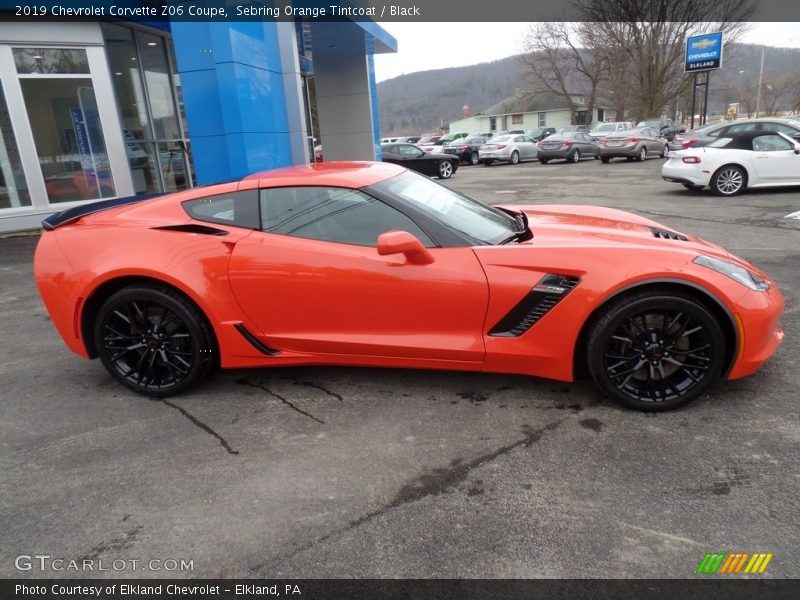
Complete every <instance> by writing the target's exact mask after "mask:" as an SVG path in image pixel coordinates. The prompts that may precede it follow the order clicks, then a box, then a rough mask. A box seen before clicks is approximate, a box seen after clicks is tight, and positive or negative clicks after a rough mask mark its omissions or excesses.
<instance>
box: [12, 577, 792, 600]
mask: <svg viewBox="0 0 800 600" xmlns="http://www.w3.org/2000/svg"><path fill="white" fill-rule="evenodd" d="M799 583H800V582H798V580H788V579H783V580H769V579H764V580H761V579H746V580H733V579H722V578H715V579H692V580H681V579H669V580H629V579H603V580H588V579H584V580H560V579H543V580H531V579H525V580H508V579H503V580H491V579H488V580H487V579H468V580H454V579H434V580H413V579H390V580H375V579H358V580H329V579H285V580H257V579H243V580H210V579H200V580H139V581H133V580H120V579H110V580H100V579H98V580H92V579H83V580H81V579H64V580H30V579H29V580H4V581H2V582H0V597H1V598H3V599H4V600H11V599H15V600H16V599H23V598H28V599H34V598H35V599H37V600H66V599H69V600H90V599H92V600H184V599H185V600H199V599H202V600H205V599H208V598H213V599H221V600H250V599H254V600H255V599H262V600H272V599H274V598H282V599H284V600H286V599H293V598H295V599H297V600H556V599H561V598H569V599H570V600H581V599H584V598H591V599H592V600H612V599H613V600H616V599H636V600H651V599H658V600H661V599H664V600H693V599H697V600H738V599H740V598H741V599H748V600H749V599H752V598H758V599H759V600H784V599H787V598H797V594H798V591H800V585H798V584H799Z"/></svg>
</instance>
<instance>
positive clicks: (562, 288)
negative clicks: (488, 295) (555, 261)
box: [489, 274, 581, 337]
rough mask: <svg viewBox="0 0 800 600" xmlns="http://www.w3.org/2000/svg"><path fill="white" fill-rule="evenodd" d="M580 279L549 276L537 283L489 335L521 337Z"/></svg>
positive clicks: (569, 276) (565, 276)
mask: <svg viewBox="0 0 800 600" xmlns="http://www.w3.org/2000/svg"><path fill="white" fill-rule="evenodd" d="M580 281H581V280H580V278H579V277H572V276H571V275H557V274H547V275H545V276H544V277H542V279H541V280H540V281H539V283H537V284H536V285H535V286H534V287H533V289H532V290H531V291H530V292H528V293H527V294H526V295H525V297H524V298H523V299H522V300H520V301H519V302H518V303H517V305H516V306H515V307H514V308H512V309H511V310H510V311H509V312H508V314H506V316H504V317H503V318H502V319H500V321H499V322H498V323H497V325H495V326H494V327H492V329H491V330H490V331H489V335H492V336H497V337H519V336H521V335H522V334H523V333H525V332H526V331H528V329H530V328H531V327H533V326H534V325H535V324H536V323H537V322H539V320H540V319H541V318H542V317H544V316H545V315H546V314H547V313H548V312H550V310H551V309H552V308H553V307H554V306H555V305H556V304H558V303H559V302H560V301H561V299H562V298H564V296H566V295H567V294H569V293H570V292H571V291H572V290H573V289H574V288H575V286H576V285H578V284H579V283H580Z"/></svg>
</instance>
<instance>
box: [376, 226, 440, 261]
mask: <svg viewBox="0 0 800 600" xmlns="http://www.w3.org/2000/svg"><path fill="white" fill-rule="evenodd" d="M378 254H380V255H381V256H390V255H392V254H405V255H406V260H407V261H408V262H410V263H411V264H415V265H429V264H431V263H432V262H433V255H432V254H431V253H430V252H429V251H428V249H427V248H426V247H425V246H423V245H422V242H420V241H419V240H418V239H417V238H416V237H414V236H413V235H411V234H410V233H408V232H407V231H387V232H386V233H382V234H381V235H379V236H378Z"/></svg>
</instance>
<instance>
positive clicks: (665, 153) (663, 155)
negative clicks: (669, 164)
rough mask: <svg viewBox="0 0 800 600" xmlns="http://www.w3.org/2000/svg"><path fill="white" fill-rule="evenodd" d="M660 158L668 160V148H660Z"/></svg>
mask: <svg viewBox="0 0 800 600" xmlns="http://www.w3.org/2000/svg"><path fill="white" fill-rule="evenodd" d="M661 158H669V146H667V145H666V144H664V146H663V147H662V148H661Z"/></svg>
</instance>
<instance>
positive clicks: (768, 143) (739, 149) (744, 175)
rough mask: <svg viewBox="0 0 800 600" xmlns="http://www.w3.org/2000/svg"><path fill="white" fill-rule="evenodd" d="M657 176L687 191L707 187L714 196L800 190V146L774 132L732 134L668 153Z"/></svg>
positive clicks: (787, 137)
mask: <svg viewBox="0 0 800 600" xmlns="http://www.w3.org/2000/svg"><path fill="white" fill-rule="evenodd" d="M661 176H662V177H663V178H664V180H665V181H672V182H674V183H680V184H682V185H683V186H684V187H686V188H688V189H690V190H699V189H701V188H703V187H705V186H708V187H710V188H711V191H712V192H714V193H715V194H716V195H718V196H734V195H736V194H738V193H740V192H742V191H743V190H745V189H747V188H756V187H777V186H787V185H798V186H800V144H799V143H797V142H796V141H795V140H793V139H792V138H790V137H789V136H787V135H784V134H783V133H779V132H776V131H746V132H739V133H732V134H729V135H727V136H725V137H720V138H717V139H716V140H714V141H713V142H711V143H710V144H708V145H707V146H703V147H701V148H688V149H686V150H679V151H677V152H671V153H670V155H669V160H667V162H665V163H664V165H663V166H662V167H661Z"/></svg>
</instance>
